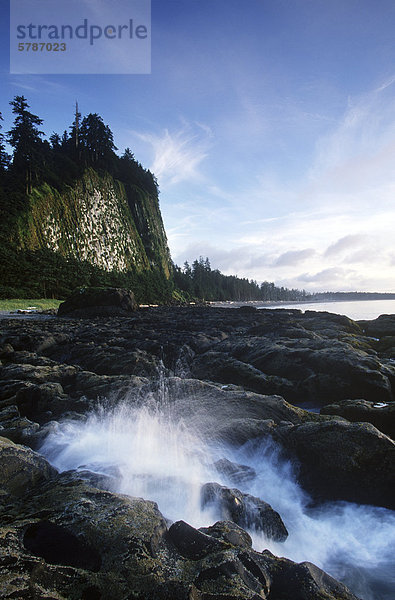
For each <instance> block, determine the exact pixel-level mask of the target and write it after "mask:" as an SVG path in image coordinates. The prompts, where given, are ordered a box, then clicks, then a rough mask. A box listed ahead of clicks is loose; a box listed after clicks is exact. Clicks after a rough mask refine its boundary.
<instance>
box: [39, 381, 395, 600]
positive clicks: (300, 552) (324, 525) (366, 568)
mask: <svg viewBox="0 0 395 600" xmlns="http://www.w3.org/2000/svg"><path fill="white" fill-rule="evenodd" d="M162 395H163V390H162ZM212 418H219V419H220V416H217V417H212ZM40 451H41V453H42V454H44V456H46V458H47V459H48V460H49V461H50V462H51V463H52V464H53V465H54V466H55V467H57V468H58V469H59V470H60V471H66V470H70V469H77V470H89V471H93V472H94V473H99V474H100V473H102V474H108V473H110V474H113V480H112V481H113V485H112V489H113V491H116V492H119V493H123V494H129V495H132V496H140V497H143V498H145V499H147V500H154V501H155V502H157V503H158V505H159V509H160V510H161V512H162V513H163V515H164V516H165V517H166V518H168V519H170V520H171V521H176V520H180V519H183V520H185V521H187V522H188V523H190V524H191V525H193V526H195V527H201V526H207V525H210V524H212V523H214V522H215V521H217V520H219V519H220V514H219V512H217V510H218V509H216V508H215V507H213V506H211V507H210V508H205V509H202V507H201V501H200V488H201V486H202V485H203V484H204V483H207V482H211V481H216V482H218V483H220V484H221V485H227V486H229V487H238V488H239V489H241V491H243V492H246V493H249V494H252V495H254V496H258V497H259V498H261V499H262V500H264V501H266V502H268V503H269V504H271V505H272V507H273V508H274V509H275V510H277V511H278V512H279V513H280V515H281V517H282V519H283V521H284V523H285V525H286V527H287V529H288V532H289V537H288V539H287V540H286V541H285V542H284V543H275V542H273V541H272V540H267V539H266V538H264V537H263V536H262V535H261V534H258V533H257V532H253V531H252V532H251V531H250V533H251V535H252V537H253V541H254V547H255V548H256V549H257V550H258V551H261V550H263V549H264V548H268V549H270V550H271V551H272V552H273V553H274V554H276V555H279V556H286V557H288V558H290V559H292V560H294V561H296V562H301V561H305V560H308V561H310V562H313V563H315V564H316V565H318V566H319V567H321V568H323V569H324V570H326V571H327V572H328V573H330V574H331V575H333V576H334V577H336V578H337V579H340V580H341V581H343V582H344V583H346V585H348V586H349V587H350V589H352V590H353V591H354V593H355V594H357V595H359V596H360V597H361V598H363V599H364V600H390V599H392V598H393V590H394V585H395V581H394V575H393V573H394V572H395V570H394V554H395V552H394V549H395V513H394V512H392V511H389V510H386V509H383V508H377V507H372V506H358V505H355V504H350V503H346V502H336V503H332V504H328V505H323V506H321V507H319V508H316V509H314V510H312V509H309V508H308V500H309V498H308V496H307V494H306V493H305V492H304V491H303V490H302V489H301V488H300V487H299V486H298V484H297V482H296V480H295V478H294V475H293V472H292V468H291V466H290V464H289V463H287V462H284V461H283V460H281V459H280V458H279V452H278V449H277V448H276V447H274V446H273V444H270V443H268V442H267V441H256V440H255V441H251V442H248V443H247V444H245V445H244V446H243V447H242V448H240V449H232V448H230V447H225V446H223V445H220V444H217V443H212V444H209V443H208V442H207V440H204V439H203V438H202V437H201V436H200V435H199V433H198V431H197V430H196V427H192V426H191V425H189V424H188V420H187V419H186V418H184V419H180V418H179V417H178V416H177V414H174V410H173V409H172V408H171V404H170V403H169V402H162V403H157V402H148V403H140V404H139V405H133V406H131V405H130V404H126V403H125V404H123V405H118V406H117V407H115V408H111V409H105V408H103V409H101V410H99V411H97V412H96V413H93V414H91V415H89V417H88V418H87V420H86V421H64V422H62V423H60V424H58V426H57V429H56V431H54V432H52V433H51V434H50V435H49V436H48V437H47V438H46V440H45V442H44V445H43V446H42V448H41V450H40ZM220 458H227V459H228V460H231V461H233V462H236V463H238V464H244V465H248V466H250V467H252V468H253V469H254V470H255V472H256V477H255V478H253V480H252V481H245V482H244V483H243V485H241V484H240V485H235V484H234V482H233V483H232V481H230V480H229V479H227V477H226V475H224V474H221V473H219V472H218V471H217V470H216V468H215V466H214V462H215V461H216V460H218V459H220Z"/></svg>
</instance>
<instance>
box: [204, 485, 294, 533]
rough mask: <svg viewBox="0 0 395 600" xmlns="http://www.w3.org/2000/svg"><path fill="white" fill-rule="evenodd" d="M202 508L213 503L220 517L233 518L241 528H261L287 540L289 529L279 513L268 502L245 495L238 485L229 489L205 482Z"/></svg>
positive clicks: (257, 529)
mask: <svg viewBox="0 0 395 600" xmlns="http://www.w3.org/2000/svg"><path fill="white" fill-rule="evenodd" d="M201 502H202V507H205V506H207V505H210V504H214V505H216V506H217V507H218V509H219V511H220V513H221V519H223V520H230V521H234V522H235V523H236V524H237V525H240V526H241V527H248V528H249V529H255V530H256V531H261V532H263V533H264V535H265V536H266V537H267V538H268V539H272V540H274V541H276V542H284V541H285V540H286V539H287V537H288V531H287V529H286V527H285V525H284V523H283V521H282V519H281V517H280V515H279V514H278V512H276V511H275V510H273V508H272V507H271V506H270V504H268V503H267V502H264V501H263V500H261V499H260V498H256V497H254V496H251V495H250V494H244V493H243V492H241V491H240V490H238V489H236V488H232V489H230V488H227V487H225V486H222V485H219V484H218V483H206V484H204V485H203V487H202V489H201Z"/></svg>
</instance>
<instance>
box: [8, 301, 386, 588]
mask: <svg viewBox="0 0 395 600" xmlns="http://www.w3.org/2000/svg"><path fill="white" fill-rule="evenodd" d="M0 329H1V338H0V360H1V366H0V380H1V381H0V427H1V429H0V435H1V436H2V437H1V439H0V462H1V471H0V473H1V474H0V480H1V485H2V487H1V496H0V510H1V513H0V523H1V527H0V540H1V542H0V543H1V561H0V595H1V597H4V598H48V599H49V598H56V599H62V598H64V599H69V598H70V599H74V598H76V599H79V598H81V599H85V600H99V599H103V600H104V599H111V598H117V599H118V598H119V599H121V598H125V599H126V598H139V599H147V600H148V599H151V598H155V599H156V598H158V599H162V598H163V599H169V600H178V599H180V600H181V599H190V600H195V599H196V600H198V599H199V600H217V599H218V600H220V599H223V600H227V599H231V598H233V599H235V598H237V599H240V600H241V599H244V598H245V599H250V598H251V599H258V598H266V599H267V600H287V599H288V598H289V599H290V600H291V598H292V599H293V600H294V599H295V598H300V599H305V600H310V599H311V600H313V599H322V600H330V599H333V600H334V599H336V600H339V599H343V598H344V599H345V600H346V599H351V598H356V596H354V595H353V594H352V593H351V592H350V591H349V590H347V588H345V587H344V586H343V585H342V584H340V583H338V582H337V581H335V580H334V579H332V578H331V577H330V576H329V575H327V574H325V573H324V572H323V571H321V570H320V569H319V568H318V567H316V566H314V565H312V564H310V563H301V564H296V563H293V562H292V561H290V560H287V559H284V558H277V557H275V556H274V555H272V554H271V553H270V552H269V551H264V552H262V553H260V552H256V551H255V550H253V549H252V547H251V538H250V536H249V534H248V533H247V532H246V531H245V530H244V529H243V527H247V528H251V527H252V528H254V529H257V530H259V529H260V530H261V531H263V532H264V534H265V535H266V536H267V537H268V538H272V539H277V540H279V541H281V540H282V539H285V538H286V537H287V535H288V532H287V529H286V524H284V523H283V522H282V520H281V515H279V514H278V513H277V512H276V511H275V510H273V509H272V507H271V506H270V505H269V504H267V502H266V501H265V498H254V497H252V496H251V495H250V496H249V495H248V494H245V493H244V492H243V491H242V489H239V487H240V488H242V481H243V477H248V471H246V470H245V468H244V467H243V465H235V464H234V463H229V464H228V463H227V462H226V461H225V462H221V463H220V464H219V465H217V469H218V472H219V473H224V472H226V473H227V475H228V477H229V478H230V480H231V478H232V477H233V478H234V487H224V486H221V485H219V484H218V483H216V482H205V485H204V486H203V488H204V489H203V490H202V499H204V501H205V502H215V503H216V504H217V505H218V506H219V507H220V514H221V521H219V522H218V523H216V524H215V525H212V526H210V527H206V528H202V529H200V530H198V529H195V528H193V527H191V526H190V525H189V524H188V523H185V522H184V521H182V520H179V521H177V522H175V523H169V522H168V521H167V520H166V518H165V517H166V515H165V516H163V515H162V514H161V512H160V511H159V509H158V507H157V505H156V504H155V503H153V502H150V501H149V500H146V499H141V498H131V497H127V496H122V495H119V494H116V493H114V492H112V491H110V486H109V484H108V481H107V480H106V477H105V476H103V477H100V476H98V475H97V474H93V473H85V474H84V475H83V476H82V475H81V474H80V473H77V472H75V471H74V472H70V471H68V472H64V473H58V472H57V471H56V470H55V469H54V468H53V467H51V466H50V465H49V464H48V463H47V461H45V459H44V458H42V457H41V456H40V455H39V454H37V450H39V449H40V446H41V444H42V442H43V440H44V439H45V438H46V436H47V435H48V433H50V432H54V431H56V423H57V422H58V421H61V420H63V419H65V418H72V419H74V420H84V419H85V418H86V414H87V413H89V412H90V411H92V410H94V409H95V408H96V407H97V406H98V403H99V402H103V401H104V399H106V400H105V401H106V402H107V403H110V404H111V405H115V404H117V403H118V402H121V401H124V400H125V397H127V398H128V401H129V402H131V403H133V402H134V403H136V402H141V400H142V399H144V397H145V396H147V395H149V394H151V395H152V393H153V390H155V388H158V387H160V386H161V385H163V381H165V382H166V401H167V402H168V403H169V404H170V405H171V407H172V410H174V412H175V414H177V415H178V416H179V417H180V418H182V419H184V421H185V422H186V423H188V426H189V427H190V428H191V429H193V430H195V431H197V432H198V433H199V435H200V436H201V437H202V438H205V439H207V440H211V441H212V440H217V441H218V442H219V443H222V444H228V445H232V446H233V447H238V446H241V445H242V444H244V443H245V442H247V441H249V440H254V439H261V438H267V439H271V440H274V441H275V442H276V443H277V444H278V445H279V447H281V449H282V453H283V455H284V457H287V458H288V459H289V460H290V461H292V463H293V464H294V465H295V468H297V470H298V479H299V482H300V484H301V485H302V487H303V488H304V489H305V490H306V492H307V493H308V494H309V495H310V503H311V505H312V506H314V505H319V503H321V502H328V501H337V500H341V501H349V502H356V503H359V504H370V505H374V506H381V507H385V508H390V509H392V510H393V509H394V508H395V500H394V495H393V481H394V455H395V449H394V448H395V446H394V441H393V439H394V435H395V418H394V415H395V413H394V406H395V404H394V401H393V392H394V384H395V362H394V359H395V316H394V315H387V316H385V315H384V316H382V317H379V319H376V320H375V321H369V322H362V321H361V322H359V323H356V322H354V321H351V320H350V319H348V318H347V317H342V316H339V315H334V314H331V313H318V312H312V311H306V312H305V313H301V312H300V311H298V310H281V309H280V310H278V309H277V310H270V309H265V310H256V309H255V308H253V307H241V308H238V309H233V310H229V309H220V308H213V307H189V308H181V307H179V308H165V307H158V308H150V309H141V310H139V311H136V312H133V313H131V314H130V315H128V316H122V317H121V316H106V317H104V316H102V317H91V318H89V319H77V318H56V319H55V318H54V319H48V320H33V319H26V320H22V319H20V320H19V319H14V320H12V319H2V320H1V321H0ZM298 405H303V406H310V407H314V409H315V410H316V411H317V410H319V409H320V414H318V412H311V411H306V410H304V409H303V408H300V406H299V407H298ZM219 415H220V418H219V417H218V416H219ZM224 460H225V459H224ZM228 462H229V461H228ZM232 473H233V475H232ZM202 501H203V500H202ZM251 507H252V508H251ZM159 508H160V507H159ZM251 519H252V521H251Z"/></svg>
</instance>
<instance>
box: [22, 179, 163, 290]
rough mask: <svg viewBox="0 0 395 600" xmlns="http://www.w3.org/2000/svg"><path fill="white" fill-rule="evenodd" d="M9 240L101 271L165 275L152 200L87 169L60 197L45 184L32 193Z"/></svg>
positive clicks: (156, 204)
mask: <svg viewBox="0 0 395 600" xmlns="http://www.w3.org/2000/svg"><path fill="white" fill-rule="evenodd" d="M11 237H12V238H13V242H14V244H13V245H14V246H16V247H17V248H18V249H20V250H25V251H36V250H41V249H45V248H46V249H48V250H52V251H53V252H56V253H59V254H60V255H62V256H63V257H72V258H74V259H77V260H78V261H87V262H88V263H90V264H91V265H94V266H96V267H99V268H100V269H102V270H104V271H109V272H110V271H118V272H127V271H130V270H133V271H135V272H138V273H139V272H142V271H146V270H148V271H149V270H153V269H157V270H160V271H161V272H162V273H163V274H164V275H165V277H166V278H169V276H170V253H169V250H168V247H167V241H166V234H165V230H164V227H163V222H162V217H161V214H160V209H159V202H158V199H157V197H156V196H153V195H152V194H149V193H148V192H147V191H145V190H143V189H142V188H139V187H138V186H137V185H131V184H126V188H125V185H124V184H123V183H122V182H120V181H117V180H116V179H114V178H113V177H112V176H111V175H109V174H104V175H99V174H98V173H97V172H96V171H95V170H94V169H92V168H88V169H86V170H85V172H84V173H83V175H82V176H81V178H79V179H77V180H76V181H75V182H74V184H72V185H70V186H64V188H63V189H62V191H61V192H60V191H58V190H57V189H55V188H54V187H51V186H50V185H48V184H47V183H43V184H42V185H40V186H39V187H37V188H33V190H32V192H31V194H30V195H29V196H28V199H27V204H26V207H25V209H24V211H23V212H22V213H21V214H20V215H19V217H18V219H17V220H16V226H15V230H14V231H13V232H12V234H11Z"/></svg>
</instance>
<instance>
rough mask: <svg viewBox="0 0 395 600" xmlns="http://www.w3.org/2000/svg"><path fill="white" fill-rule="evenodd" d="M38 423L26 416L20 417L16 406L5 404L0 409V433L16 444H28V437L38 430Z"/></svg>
mask: <svg viewBox="0 0 395 600" xmlns="http://www.w3.org/2000/svg"><path fill="white" fill-rule="evenodd" d="M39 428H40V425H39V424H38V423H33V422H32V421H30V420H29V419H27V418H26V417H21V415H20V413H19V410H18V407H17V406H15V405H11V406H7V407H5V408H3V409H2V410H0V435H2V436H3V437H6V438H8V439H10V440H12V441H13V442H15V443H17V444H22V443H25V444H28V442H29V439H30V438H31V437H32V436H34V435H35V434H36V433H37V431H38V430H39Z"/></svg>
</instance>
